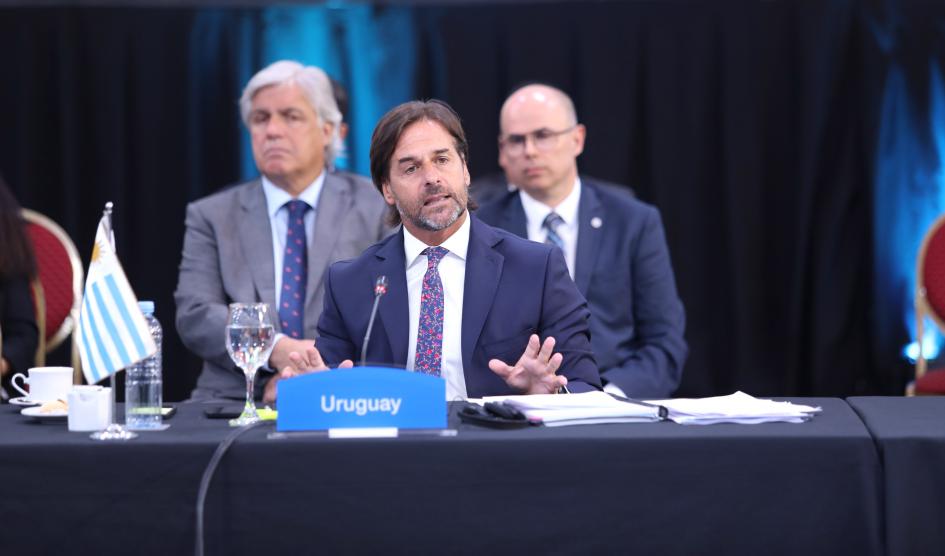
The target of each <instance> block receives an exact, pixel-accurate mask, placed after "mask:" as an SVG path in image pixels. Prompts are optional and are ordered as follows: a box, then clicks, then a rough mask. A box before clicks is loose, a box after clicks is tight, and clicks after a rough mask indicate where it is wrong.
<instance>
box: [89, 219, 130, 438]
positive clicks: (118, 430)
mask: <svg viewBox="0 0 945 556" xmlns="http://www.w3.org/2000/svg"><path fill="white" fill-rule="evenodd" d="M112 206H113V205H112V203H111V201H109V202H107V203H105V210H104V211H103V212H104V217H105V222H106V223H107V227H108V241H109V242H111V244H112V249H115V233H114V232H113V231H112ZM115 374H117V373H112V374H111V375H110V376H109V377H108V383H109V386H111V390H112V422H111V424H110V425H108V427H107V428H106V429H105V430H103V431H98V432H93V433H92V434H91V435H89V437H90V438H91V439H92V440H105V441H109V440H131V439H132V438H137V437H138V434H137V433H134V432H131V431H130V430H128V429H126V428H125V427H123V426H122V425H120V424H119V423H118V404H117V403H116V402H115V395H116V394H115V389H116V388H115Z"/></svg>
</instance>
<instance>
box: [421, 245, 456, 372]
mask: <svg viewBox="0 0 945 556" xmlns="http://www.w3.org/2000/svg"><path fill="white" fill-rule="evenodd" d="M447 253H449V251H447V250H446V249H445V248H443V247H427V248H426V249H424V250H423V253H422V254H424V255H426V256H427V272H426V274H424V275H423V289H422V290H421V291H420V325H419V326H418V327H417V354H416V356H415V358H414V365H413V369H414V370H415V371H417V372H420V373H427V374H431V375H433V376H440V364H441V362H442V358H443V282H442V281H441V280H440V271H439V270H437V268H436V267H437V265H439V264H440V260H441V259H443V257H444V256H446V254H447Z"/></svg>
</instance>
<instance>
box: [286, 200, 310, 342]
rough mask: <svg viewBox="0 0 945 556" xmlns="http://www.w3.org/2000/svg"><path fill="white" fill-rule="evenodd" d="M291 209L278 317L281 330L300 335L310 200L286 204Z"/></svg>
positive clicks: (287, 333) (306, 271) (306, 265)
mask: <svg viewBox="0 0 945 556" xmlns="http://www.w3.org/2000/svg"><path fill="white" fill-rule="evenodd" d="M285 206H286V207H288V209H289V225H288V228H287V229H286V233H285V255H284V257H283V259H282V292H281V296H280V302H279V320H280V321H282V333H283V334H286V335H288V336H290V337H292V338H301V337H302V333H303V330H304V329H303V326H302V315H303V312H304V309H305V281H306V279H307V278H308V246H307V242H306V240H305V213H306V211H308V210H309V209H310V208H312V207H310V206H309V205H308V203H306V202H305V201H300V200H298V199H295V200H292V201H289V202H288V203H286V204H285Z"/></svg>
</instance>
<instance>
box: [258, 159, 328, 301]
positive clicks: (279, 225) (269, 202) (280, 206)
mask: <svg viewBox="0 0 945 556" xmlns="http://www.w3.org/2000/svg"><path fill="white" fill-rule="evenodd" d="M324 184H325V172H324V171H322V173H321V174H319V175H318V177H317V178H315V181H313V182H312V183H311V184H310V185H309V186H308V187H306V188H305V189H304V190H303V191H302V192H301V193H299V196H298V197H293V196H292V195H289V193H288V192H287V191H286V190H285V189H282V188H281V187H279V186H277V185H275V184H274V183H272V182H271V181H269V180H268V179H267V178H266V176H263V178H262V185H263V193H264V194H265V195H266V213H267V214H268V215H269V227H270V228H271V229H272V262H273V263H274V264H273V265H272V266H273V269H274V272H275V279H276V292H278V293H277V294H276V298H277V300H276V303H281V302H282V299H281V296H282V261H283V259H284V257H285V234H286V231H287V230H288V229H289V207H287V206H285V204H286V203H288V202H289V201H291V200H292V199H296V198H297V199H298V200H300V201H305V203H306V204H308V206H310V207H312V210H309V211H306V212H305V218H304V219H303V221H304V223H305V240H306V243H305V246H306V248H308V247H309V246H311V245H312V235H313V234H314V233H315V210H316V209H317V208H318V197H319V196H320V195H321V192H322V186H323V185H324Z"/></svg>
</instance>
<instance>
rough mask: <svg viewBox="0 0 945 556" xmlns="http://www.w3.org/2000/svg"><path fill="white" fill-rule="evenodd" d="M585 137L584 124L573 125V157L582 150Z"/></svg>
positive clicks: (585, 129)
mask: <svg viewBox="0 0 945 556" xmlns="http://www.w3.org/2000/svg"><path fill="white" fill-rule="evenodd" d="M586 137H587V128H586V127H584V124H577V125H576V126H574V135H573V139H574V157H575V158H577V157H578V156H579V155H580V154H581V153H583V152H584V139H585V138H586Z"/></svg>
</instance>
